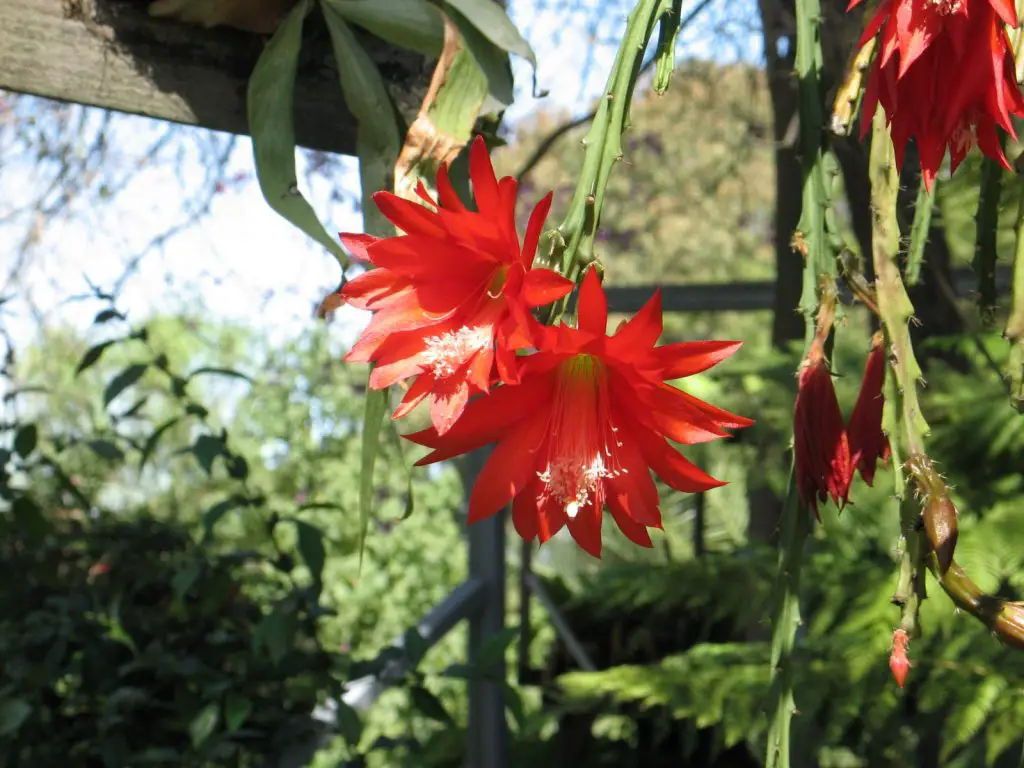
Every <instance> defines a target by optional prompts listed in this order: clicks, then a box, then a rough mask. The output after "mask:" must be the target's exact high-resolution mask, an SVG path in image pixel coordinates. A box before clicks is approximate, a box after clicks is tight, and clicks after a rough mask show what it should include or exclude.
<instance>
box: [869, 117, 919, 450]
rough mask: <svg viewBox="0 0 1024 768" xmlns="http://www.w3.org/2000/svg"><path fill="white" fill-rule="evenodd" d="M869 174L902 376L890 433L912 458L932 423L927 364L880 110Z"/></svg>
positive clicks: (882, 286)
mask: <svg viewBox="0 0 1024 768" xmlns="http://www.w3.org/2000/svg"><path fill="white" fill-rule="evenodd" d="M868 177H869V178H870V180H871V213H872V233H871V241H872V250H873V254H872V256H873V258H874V264H875V275H876V280H875V291H876V293H877V296H878V313H879V319H880V320H881V321H882V325H883V326H884V328H885V335H886V338H887V339H888V341H889V347H890V353H891V354H890V359H891V362H892V368H893V372H894V374H895V376H896V389H897V399H898V401H899V419H898V423H899V428H898V429H897V430H896V433H895V434H890V436H889V440H890V442H893V441H899V442H900V443H902V445H903V447H904V448H905V450H906V453H907V455H908V456H913V455H914V454H920V453H923V452H924V436H925V435H926V434H928V423H927V422H926V421H925V420H924V416H923V415H922V414H921V405H920V403H919V402H918V399H917V383H918V381H919V380H920V379H921V366H920V365H919V364H918V362H917V358H916V357H915V356H914V347H913V344H912V343H911V341H910V320H911V318H912V317H913V314H914V305H913V304H911V303H910V297H909V296H908V295H907V290H906V288H905V287H904V285H903V278H902V277H901V276H900V268H899V263H898V261H897V259H898V257H899V247H900V231H899V225H898V224H897V220H896V195H897V193H898V191H899V173H898V172H897V170H896V157H895V154H894V153H893V148H892V140H891V139H890V138H889V129H888V127H887V126H886V124H885V114H884V113H883V112H882V111H881V110H879V111H878V113H877V114H876V115H875V118H874V122H873V125H872V136H871V157H870V159H869V168H868Z"/></svg>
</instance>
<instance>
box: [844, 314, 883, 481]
mask: <svg viewBox="0 0 1024 768" xmlns="http://www.w3.org/2000/svg"><path fill="white" fill-rule="evenodd" d="M884 382H885V337H884V336H883V335H882V333H881V332H878V333H876V334H875V335H874V336H873V337H872V338H871V351H870V352H869V353H868V359H867V363H866V364H865V366H864V378H863V379H862V380H861V384H860V393H859V394H858V395H857V402H856V404H855V405H854V406H853V413H852V414H850V422H849V424H848V425H847V427H846V434H847V438H848V440H849V444H850V474H851V476H852V474H853V470H854V469H856V470H857V471H859V472H860V476H861V477H862V478H864V482H865V483H867V484H868V485H871V484H872V483H873V482H874V479H875V466H876V464H877V463H878V461H881V462H882V463H883V464H884V463H885V462H886V461H887V460H888V459H889V453H890V449H889V441H888V439H886V437H885V434H884V433H883V432H882V407H883V406H884V405H885V400H884V398H883V397H882V384H883V383H884Z"/></svg>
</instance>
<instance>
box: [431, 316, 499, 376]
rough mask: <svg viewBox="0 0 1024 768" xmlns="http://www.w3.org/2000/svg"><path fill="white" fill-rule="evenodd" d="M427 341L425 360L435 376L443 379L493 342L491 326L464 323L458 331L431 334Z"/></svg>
mask: <svg viewBox="0 0 1024 768" xmlns="http://www.w3.org/2000/svg"><path fill="white" fill-rule="evenodd" d="M425 341H426V343H427V349H426V352H425V354H424V358H425V362H426V364H427V365H428V366H430V369H431V371H432V372H433V374H434V376H436V377H437V378H439V379H443V378H445V377H446V376H451V375H452V374H453V373H455V371H456V370H458V369H459V368H460V367H461V366H462V365H463V364H464V363H465V362H466V361H467V360H469V358H471V357H472V356H473V355H474V354H476V353H477V352H479V351H481V350H483V349H487V347H489V346H490V345H491V343H492V336H491V330H490V329H489V328H474V327H472V326H468V325H464V326H463V327H461V328H459V329H458V330H457V331H448V333H445V334H443V335H441V336H430V337H428V338H427V339H426V340H425Z"/></svg>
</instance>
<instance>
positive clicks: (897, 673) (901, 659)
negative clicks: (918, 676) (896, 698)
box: [889, 629, 910, 688]
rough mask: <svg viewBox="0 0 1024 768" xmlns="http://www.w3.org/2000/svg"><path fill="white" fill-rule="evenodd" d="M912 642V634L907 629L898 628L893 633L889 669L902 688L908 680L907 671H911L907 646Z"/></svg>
mask: <svg viewBox="0 0 1024 768" xmlns="http://www.w3.org/2000/svg"><path fill="white" fill-rule="evenodd" d="M909 644H910V636H909V635H907V633H906V630H903V629H897V630H896V631H894V632H893V633H892V653H891V654H890V655H889V671H890V672H892V678H893V680H895V681H896V685H898V686H899V687H900V688H902V687H903V683H905V682H906V680H907V672H909V671H910V660H909V659H908V658H907V646H908V645H909Z"/></svg>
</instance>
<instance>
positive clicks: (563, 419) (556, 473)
mask: <svg viewBox="0 0 1024 768" xmlns="http://www.w3.org/2000/svg"><path fill="white" fill-rule="evenodd" d="M559 374H560V375H559V377H558V386H557V389H556V392H555V402H556V405H555V408H554V414H555V419H554V422H553V423H552V424H551V425H550V426H551V438H550V441H549V443H548V445H549V446H550V447H549V451H548V461H547V463H546V465H545V467H544V471H543V472H538V473H537V478H538V479H539V480H540V481H541V483H542V484H543V488H542V490H541V493H540V498H539V499H538V501H539V502H541V503H544V502H546V501H547V500H549V499H553V500H554V501H555V502H556V503H557V504H558V505H559V506H560V507H562V509H563V510H564V511H565V514H566V516H567V517H568V518H569V519H570V520H573V519H575V518H576V516H577V515H578V514H579V513H580V512H581V511H582V510H583V509H584V508H586V507H587V505H588V504H593V505H594V506H595V507H598V508H600V507H603V506H604V497H605V490H604V481H605V480H606V479H608V478H612V477H617V476H618V475H619V474H621V473H622V472H623V471H624V470H622V469H619V468H617V467H615V466H614V453H613V449H612V446H611V445H609V440H608V438H609V437H610V438H611V441H612V442H613V443H614V444H615V446H621V445H622V443H621V441H620V440H619V439H618V437H617V436H616V435H615V433H616V432H618V430H617V429H616V428H615V427H614V426H610V427H609V429H610V431H611V434H610V435H607V434H602V432H603V430H602V427H601V425H603V424H607V423H608V422H607V417H606V416H604V412H605V411H607V403H606V402H605V394H604V381H603V379H604V366H603V364H602V363H601V361H600V360H599V359H598V358H597V357H595V356H593V355H586V354H581V355H575V356H573V357H571V358H569V359H568V360H566V361H565V362H563V363H562V364H561V366H560V368H559ZM603 416H604V417H603ZM602 417H603V418H602Z"/></svg>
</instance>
